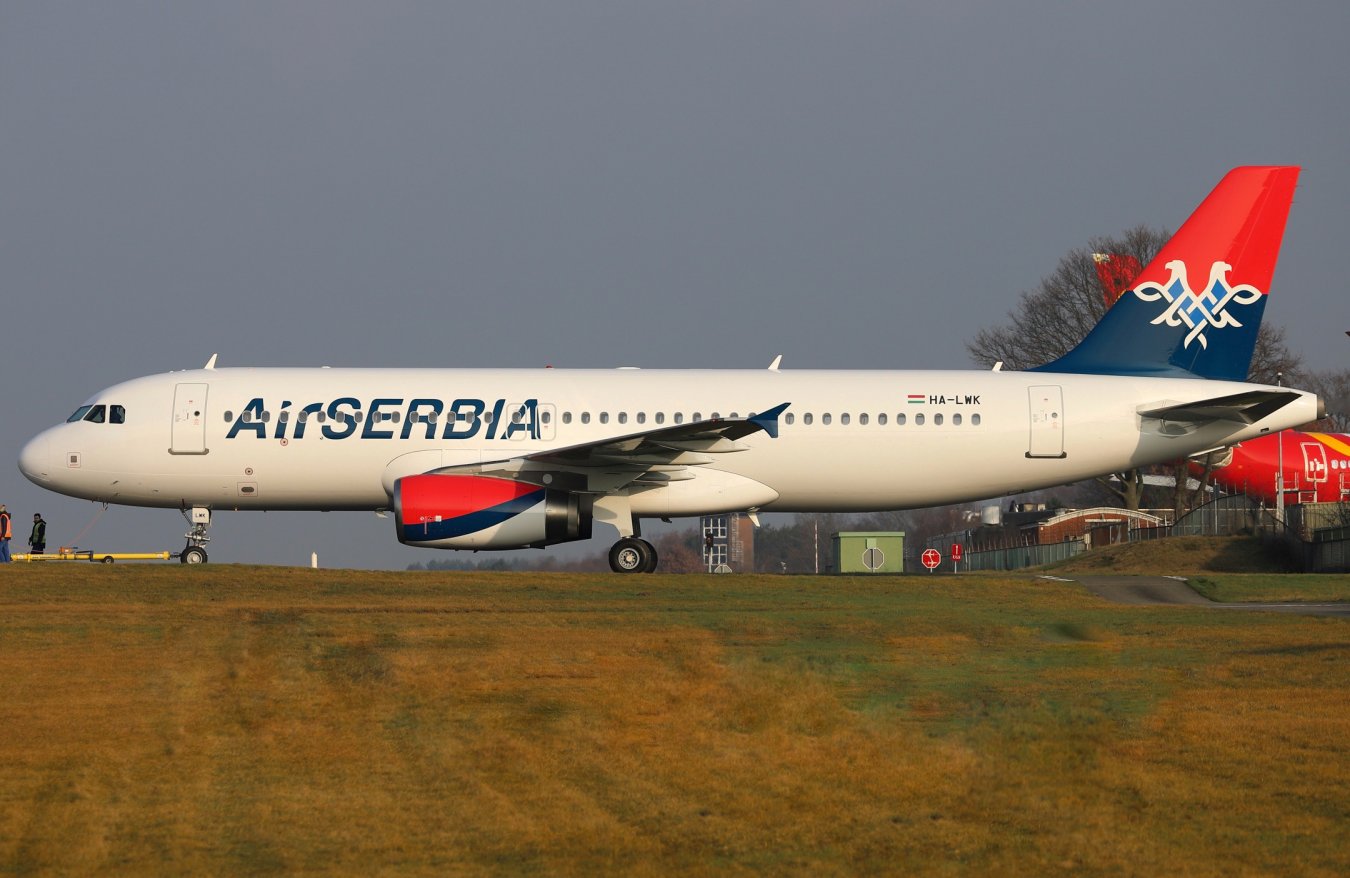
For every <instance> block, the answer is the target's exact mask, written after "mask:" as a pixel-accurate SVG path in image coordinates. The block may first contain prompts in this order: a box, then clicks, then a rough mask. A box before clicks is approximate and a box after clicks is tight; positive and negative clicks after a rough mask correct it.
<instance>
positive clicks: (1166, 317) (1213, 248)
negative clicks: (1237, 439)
mask: <svg viewBox="0 0 1350 878" xmlns="http://www.w3.org/2000/svg"><path fill="white" fill-rule="evenodd" d="M1298 174H1299V169H1298V168H1294V167H1250V168H1235V169H1234V170H1232V171H1230V172H1229V173H1228V174H1227V175H1226V176H1225V177H1224V178H1223V180H1221V181H1220V182H1219V185H1218V186H1216V187H1215V188H1214V191H1213V192H1211V193H1210V194H1209V197H1208V198H1206V199H1205V200H1204V201H1203V202H1202V203H1201V204H1200V206H1199V207H1197V208H1196V209H1195V212H1194V213H1192V214H1191V217H1190V219H1188V220H1186V222H1185V223H1184V224H1183V225H1182V226H1181V228H1180V229H1178V230H1177V233H1176V234H1175V235H1173V236H1172V239H1171V240H1169V241H1168V242H1167V244H1166V245H1164V246H1163V248H1162V250H1161V251H1159V253H1158V255H1157V257H1156V258H1155V259H1154V260H1153V261H1152V262H1150V263H1149V264H1148V266H1147V267H1145V268H1144V270H1143V271H1142V272H1141V273H1140V275H1139V277H1137V278H1135V280H1134V283H1133V284H1132V285H1131V286H1130V288H1129V289H1127V290H1126V291H1125V292H1124V293H1122V294H1121V296H1120V298H1119V299H1118V300H1117V301H1116V303H1115V304H1114V305H1112V306H1111V308H1110V310H1108V311H1107V312H1106V314H1105V315H1104V316H1103V317H1102V319H1101V321H1100V322H1098V324H1097V325H1096V326H1095V327H1093V329H1092V331H1091V332H1089V333H1088V335H1087V337H1086V338H1084V339H1083V341H1082V342H1080V343H1079V344H1078V346H1077V347H1075V348H1074V349H1073V350H1071V351H1069V352H1068V353H1067V354H1065V355H1064V356H1062V357H1060V358H1059V359H1058V360H1055V361H1054V362H1052V363H1047V364H1045V365H1044V366H1038V367H1037V368H1036V369H1034V370H1033V371H1037V372H1076V373H1085V374H1097V375H1152V376H1160V375H1161V376H1169V375H1171V376H1177V377H1186V378H1193V377H1196V376H1199V377H1202V378H1212V379H1218V380H1225V381H1245V380H1246V379H1247V372H1248V370H1249V369H1250V368H1251V361H1252V351H1253V349H1254V348H1255V347H1256V334H1257V331H1258V330H1259V329H1260V327H1261V317H1262V315H1263V314H1264V313H1265V309H1266V294H1267V293H1268V292H1269V291H1270V281H1271V278H1272V277H1273V276H1274V274H1275V262H1276V259H1277V258H1278V256H1279V251H1280V242H1281V240H1282V239H1283V237H1284V225H1285V220H1286V219H1287V218H1288V216H1289V205H1290V204H1291V203H1292V202H1293V198H1294V186H1295V184H1296V183H1297V181H1298Z"/></svg>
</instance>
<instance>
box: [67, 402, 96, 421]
mask: <svg viewBox="0 0 1350 878" xmlns="http://www.w3.org/2000/svg"><path fill="white" fill-rule="evenodd" d="M91 408H93V406H92V405H82V406H80V407H79V408H77V409H76V410H75V414H73V415H71V416H70V417H68V418H66V423H67V424H73V423H75V422H76V421H83V420H84V416H85V415H87V414H89V410H90V409H91Z"/></svg>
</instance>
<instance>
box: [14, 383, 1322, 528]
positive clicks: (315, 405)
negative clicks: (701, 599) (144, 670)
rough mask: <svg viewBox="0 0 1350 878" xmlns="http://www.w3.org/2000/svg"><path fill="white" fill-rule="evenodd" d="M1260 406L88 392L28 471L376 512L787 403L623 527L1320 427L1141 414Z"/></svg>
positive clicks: (1284, 420)
mask: <svg viewBox="0 0 1350 878" xmlns="http://www.w3.org/2000/svg"><path fill="white" fill-rule="evenodd" d="M1253 389H1267V390H1271V389H1274V388H1259V387H1254V386H1253V385H1249V384H1241V383H1236V382H1219V381H1206V380H1198V379H1197V380H1191V379H1177V378H1140V377H1117V376H1101V375H1074V374H1047V373H1034V372H974V371H870V372H869V371H775V370H753V371H752V370H735V371H731V370H680V371H664V370H638V369H616V370H568V369H536V370H524V369H520V370H488V369H469V370H442V369H327V368H324V369H301V368H232V369H203V370H194V371H185V372H173V373H168V374H162V375H155V376H149V377H146V378H138V379H135V380H132V381H127V382H125V383H122V384H118V385H115V386H113V387H110V388H108V389H106V390H104V391H101V392H100V393H98V394H96V395H95V396H94V397H92V398H91V399H90V400H88V401H87V403H86V405H87V406H91V407H95V409H96V407H98V406H103V407H104V411H105V413H106V414H105V415H104V416H103V417H102V419H101V420H100V421H95V420H84V419H81V420H75V421H72V422H68V423H65V424H61V425H58V426H56V427H53V428H51V429H49V430H47V431H45V432H44V433H42V434H41V435H39V436H38V437H36V438H35V439H33V440H32V442H30V443H29V445H28V446H27V447H26V448H25V449H24V451H23V456H22V460H21V468H22V469H23V470H24V472H25V473H26V474H27V475H28V476H29V477H30V478H31V479H33V480H34V481H35V482H37V483H38V484H40V485H42V486H44V487H47V488H50V489H51V490H54V491H59V492H61V493H64V494H68V495H71V496H76V497H83V498H87V499H90V500H97V501H105V502H110V503H118V504H126V505H136V506H156V507H172V508H182V507H193V506H208V507H212V508H215V509H273V510H344V509H345V510H364V509H384V508H388V507H389V505H390V500H391V495H392V487H393V484H394V482H395V481H396V480H397V479H399V478H401V477H403V476H408V475H412V474H417V473H426V472H432V471H436V470H438V469H441V468H447V467H456V468H464V467H472V466H473V465H478V464H489V463H492V462H495V461H503V460H509V459H512V458H519V457H522V456H524V455H529V454H531V453H534V452H537V451H543V450H547V449H549V448H563V447H568V446H574V445H578V444H582V443H587V442H595V441H598V440H603V439H606V438H610V437H621V436H626V435H630V434H638V433H642V432H645V431H649V430H652V429H656V428H659V427H661V426H669V425H673V424H677V423H689V422H692V421H696V420H698V421H709V420H713V419H726V418H737V417H742V418H743V417H747V416H749V415H750V414H752V413H755V412H763V411H765V410H767V409H769V408H771V407H772V406H775V405H777V404H779V403H782V402H787V403H789V406H788V408H787V410H786V412H785V413H784V414H783V415H782V417H781V418H780V419H779V436H778V438H776V439H773V438H770V437H769V436H768V435H765V434H764V433H757V434H755V435H750V436H746V437H744V438H743V439H741V440H740V441H739V445H740V448H741V450H735V451H730V452H728V453H717V454H691V455H690V457H689V459H688V460H687V461H685V463H687V464H688V465H687V466H684V467H683V470H684V472H682V473H679V474H677V475H675V476H673V477H672V478H671V480H669V481H666V482H663V483H657V484H646V483H644V484H635V485H633V486H632V487H631V488H630V489H629V496H630V503H631V511H632V514H633V515H635V516H639V517H668V516H682V515H698V514H707V513H713V512H723V511H732V510H742V509H758V510H764V511H802V510H811V511H869V510H881V509H898V508H911V507H922V506H929V505H935V504H940V503H950V502H959V501H964V500H972V499H979V498H986V497H991V496H995V495H999V494H1005V493H1012V492H1017V491H1022V490H1029V489H1034V488H1039V487H1046V486H1052V485H1058V484H1064V483H1067V482H1072V481H1076V480H1079V479H1083V478H1087V477H1091V476H1094V475H1098V474H1102V473H1104V472H1109V471H1113V470H1121V469H1126V468H1130V467H1135V466H1142V465H1146V464H1153V463H1159V462H1163V461H1169V460H1175V459H1177V458H1180V457H1184V456H1186V455H1189V454H1192V453H1195V452H1198V451H1203V450H1206V449H1210V448H1214V447H1217V446H1221V445H1231V444H1233V443H1234V442H1238V441H1241V440H1243V439H1249V438H1253V437H1256V436H1260V435H1263V434H1266V433H1270V432H1274V431H1277V430H1280V429H1284V428H1285V427H1289V426H1293V425H1295V424H1299V423H1304V422H1306V421H1309V420H1312V419H1313V418H1314V417H1315V415H1316V401H1315V397H1313V396H1311V395H1307V394H1305V395H1303V396H1302V397H1301V398H1300V399H1299V400H1298V401H1296V402H1294V403H1291V404H1289V405H1287V406H1285V407H1284V408H1282V409H1280V410H1279V411H1277V412H1275V413H1274V414H1272V415H1270V416H1268V417H1266V418H1264V419H1262V420H1261V421H1258V422H1257V423H1255V424H1250V425H1246V424H1241V423H1236V422H1232V421H1210V422H1202V423H1196V424H1191V425H1177V424H1164V423H1163V422H1159V421H1156V420H1152V419H1150V418H1146V417H1143V416H1141V414H1140V412H1144V411H1149V410H1155V409H1158V408H1160V407H1164V406H1167V405H1171V404H1176V403H1184V402H1189V401H1193V400H1200V399H1209V398H1213V397H1216V396H1221V395H1224V394H1236V393H1241V392H1245V391H1251V390H1253ZM1286 390H1287V389H1286ZM113 407H118V409H119V415H118V418H117V420H120V423H114V422H113V417H112V412H113ZM95 409H91V410H90V411H94V410H95ZM452 414H453V415H454V417H453V418H452V417H451V415H452Z"/></svg>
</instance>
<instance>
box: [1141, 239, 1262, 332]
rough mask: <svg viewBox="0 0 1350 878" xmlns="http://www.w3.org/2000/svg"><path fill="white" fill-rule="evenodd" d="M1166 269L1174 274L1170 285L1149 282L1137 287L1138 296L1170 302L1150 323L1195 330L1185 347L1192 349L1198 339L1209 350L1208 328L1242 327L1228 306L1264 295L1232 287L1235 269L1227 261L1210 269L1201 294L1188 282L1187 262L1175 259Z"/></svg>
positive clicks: (1217, 263)
mask: <svg viewBox="0 0 1350 878" xmlns="http://www.w3.org/2000/svg"><path fill="white" fill-rule="evenodd" d="M1165 267H1166V268H1167V269H1168V270H1170V271H1171V272H1172V276H1171V277H1169V278H1168V279H1167V283H1165V284H1156V283H1153V282H1152V281H1148V282H1145V283H1142V284H1139V285H1138V286H1136V287H1135V288H1134V294H1135V295H1136V296H1138V297H1139V298H1140V299H1143V300H1144V301H1145V302H1156V301H1158V300H1159V299H1166V300H1167V301H1168V305H1167V309H1166V310H1165V311H1163V312H1162V313H1161V314H1159V315H1158V316H1157V317H1155V318H1154V319H1153V320H1151V321H1149V322H1150V323H1152V324H1153V325H1155V326H1156V325H1158V324H1160V323H1165V324H1167V325H1168V326H1180V325H1181V324H1183V323H1184V324H1186V325H1187V326H1188V327H1190V330H1191V331H1190V332H1189V333H1187V334H1186V343H1185V344H1184V345H1183V346H1184V347H1190V346H1191V342H1193V341H1196V340H1197V339H1198V340H1199V341H1200V347H1202V348H1208V347H1209V342H1208V341H1207V340H1206V339H1205V329H1206V328H1208V327H1213V328H1214V329H1222V328H1223V327H1225V326H1239V327H1240V326H1242V323H1241V322H1239V321H1238V320H1237V318H1235V317H1234V316H1233V315H1232V314H1229V313H1228V310H1227V308H1228V306H1229V305H1230V304H1235V305H1250V304H1252V303H1253V302H1256V301H1258V300H1260V298H1261V296H1262V295H1264V294H1263V293H1262V292H1261V291H1260V290H1258V289H1257V288H1256V287H1253V286H1248V285H1247V284H1238V285H1237V286H1231V285H1230V284H1229V283H1228V272H1230V271H1232V270H1233V266H1231V265H1229V264H1228V263H1227V262H1215V263H1214V264H1213V265H1211V266H1210V267H1209V283H1207V284H1206V285H1205V291H1204V292H1203V293H1199V294H1197V293H1195V292H1192V290H1191V285H1190V284H1189V283H1188V282H1187V280H1186V263H1184V262H1182V261H1181V260H1180V259H1174V260H1172V261H1171V262H1169V263H1167V265H1166V266H1165Z"/></svg>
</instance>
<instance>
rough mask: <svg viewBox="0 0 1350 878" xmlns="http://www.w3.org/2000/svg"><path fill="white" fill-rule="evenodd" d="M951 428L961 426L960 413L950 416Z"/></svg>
mask: <svg viewBox="0 0 1350 878" xmlns="http://www.w3.org/2000/svg"><path fill="white" fill-rule="evenodd" d="M952 426H953V427H959V426H961V415H960V413H957V414H954V415H952Z"/></svg>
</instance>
